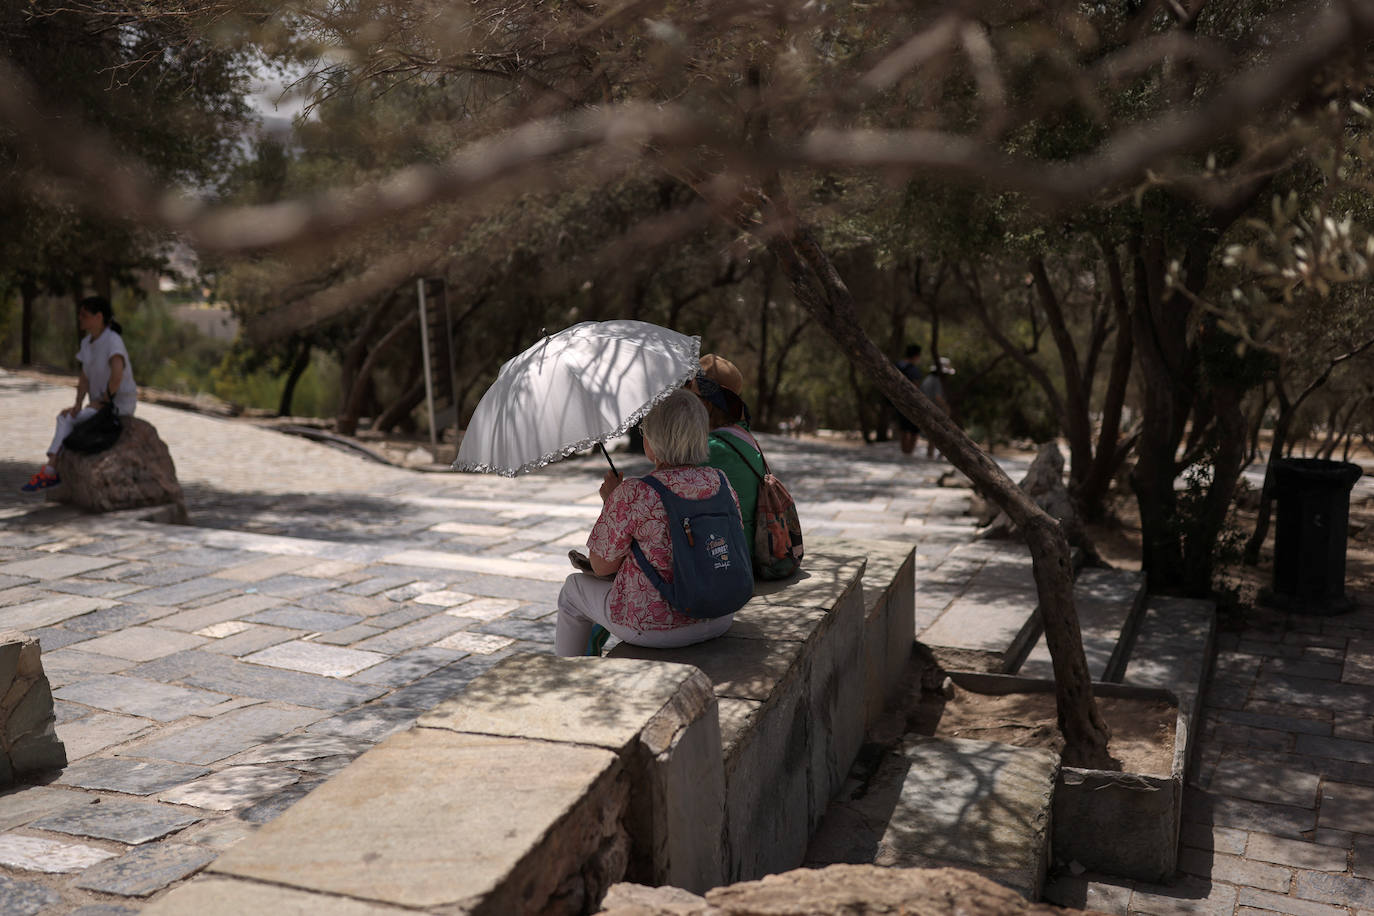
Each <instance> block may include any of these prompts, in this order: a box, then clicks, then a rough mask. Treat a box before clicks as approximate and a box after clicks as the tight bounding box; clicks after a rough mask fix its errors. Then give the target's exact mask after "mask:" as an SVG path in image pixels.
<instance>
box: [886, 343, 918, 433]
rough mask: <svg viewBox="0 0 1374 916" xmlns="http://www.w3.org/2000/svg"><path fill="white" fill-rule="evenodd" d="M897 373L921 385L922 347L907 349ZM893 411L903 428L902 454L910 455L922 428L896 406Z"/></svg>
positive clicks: (899, 363) (913, 345)
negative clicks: (895, 412)
mask: <svg viewBox="0 0 1374 916" xmlns="http://www.w3.org/2000/svg"><path fill="white" fill-rule="evenodd" d="M897 371H899V372H901V373H902V375H905V376H906V377H907V378H909V379H911V383H912V384H913V385H919V384H921V345H920V344H915V343H914V344H910V345H909V346H908V347H907V348H906V355H905V356H904V357H903V358H902V359H899V360H897ZM892 409H893V410H896V411H897V424H898V425H899V426H901V428H902V454H903V455H910V454H911V453H912V452H914V451H916V442H917V441H918V440H919V439H920V438H921V428H920V427H919V426H917V425H916V424H915V423H912V422H911V421H910V420H908V419H907V418H906V414H904V413H902V412H901V410H898V408H897V406H896V405H895V404H894V405H893V406H892Z"/></svg>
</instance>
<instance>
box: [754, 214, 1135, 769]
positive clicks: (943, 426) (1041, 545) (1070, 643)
mask: <svg viewBox="0 0 1374 916" xmlns="http://www.w3.org/2000/svg"><path fill="white" fill-rule="evenodd" d="M767 245H768V248H769V250H770V251H772V252H773V254H774V256H775V257H777V259H778V263H779V265H780V266H781V267H782V269H783V272H784V274H785V275H786V277H787V279H788V282H789V283H790V284H791V286H792V289H793V292H794V293H795V295H796V298H797V301H798V302H800V303H801V304H802V305H803V307H805V308H806V309H807V311H809V312H810V313H811V314H812V315H813V316H814V317H815V318H816V319H817V320H818V321H819V322H820V323H821V325H822V326H823V327H824V328H825V329H826V331H828V332H829V334H830V336H831V337H832V338H834V340H835V341H836V343H838V344H839V345H840V348H841V349H842V350H843V351H844V352H845V353H846V355H847V356H848V357H849V359H850V361H851V363H852V364H853V365H854V366H856V367H859V368H860V369H862V370H863V372H864V374H865V375H867V376H868V377H869V378H871V379H872V380H873V381H874V382H875V383H877V385H878V387H879V388H880V389H881V391H882V393H883V394H884V395H886V396H887V397H888V399H889V400H891V401H892V403H893V404H894V405H895V406H896V407H897V409H898V410H900V411H901V412H902V413H903V414H904V415H905V416H906V417H908V418H909V419H911V420H912V421H913V422H915V423H918V424H919V425H920V426H921V429H922V430H923V431H924V432H925V434H926V436H927V437H928V438H929V439H930V441H932V442H934V444H935V446H936V447H937V448H938V449H940V451H941V452H942V453H943V454H944V455H945V457H947V458H948V459H949V460H950V461H951V462H953V464H954V466H955V467H957V468H958V469H959V470H961V471H962V472H964V474H966V475H968V477H969V478H970V479H971V480H973V482H974V484H975V485H977V486H978V487H979V488H980V489H981V490H982V491H983V492H984V493H986V494H987V495H988V496H989V498H991V499H992V500H993V501H994V502H995V503H996V504H997V505H998V506H999V507H1000V508H1001V509H1002V510H1003V511H1005V512H1006V513H1007V515H1008V516H1009V517H1010V518H1011V519H1012V520H1013V521H1014V522H1015V523H1016V524H1017V525H1018V526H1019V528H1020V530H1021V531H1022V532H1023V534H1024V536H1025V539H1026V544H1027V546H1028V547H1029V548H1030V552H1031V557H1032V561H1033V564H1034V573H1035V581H1036V587H1037V591H1038V593H1039V599H1040V611H1041V615H1042V618H1043V620H1044V626H1045V639H1046V642H1047V643H1048V645H1049V650H1050V656H1051V659H1052V661H1053V665H1054V676H1055V686H1056V689H1055V698H1056V703H1057V707H1058V715H1059V728H1060V731H1061V732H1062V733H1063V735H1064V741H1065V748H1064V754H1063V761H1064V763H1065V764H1067V765H1069V766H1086V767H1106V766H1110V765H1111V761H1110V758H1109V756H1108V753H1107V741H1108V738H1109V735H1110V732H1109V730H1108V728H1107V726H1106V723H1105V722H1103V720H1102V718H1101V716H1100V714H1099V713H1098V710H1097V704H1096V702H1095V701H1094V699H1093V692H1092V678H1091V675H1090V673H1089V671H1088V665H1087V661H1086V659H1085V657H1084V655H1083V643H1082V635H1081V633H1080V631H1079V627H1078V615H1077V613H1076V611H1075V609H1074V600H1073V573H1072V568H1071V566H1070V559H1069V545H1068V541H1067V540H1066V538H1065V537H1064V532H1063V530H1062V529H1061V528H1060V526H1059V523H1058V522H1057V521H1056V520H1055V519H1053V518H1051V517H1050V516H1049V515H1048V514H1046V513H1045V512H1044V510H1042V509H1041V508H1040V507H1039V506H1037V505H1036V504H1035V502H1034V501H1033V500H1031V499H1030V498H1029V497H1027V496H1026V494H1025V493H1023V492H1022V491H1021V490H1020V488H1019V487H1017V486H1016V484H1015V483H1013V482H1012V480H1011V479H1010V478H1009V477H1007V475H1006V474H1005V473H1004V472H1003V471H1002V469H1001V468H1000V467H999V466H998V465H997V464H996V463H995V462H994V461H993V460H992V459H991V458H989V457H988V456H987V455H986V454H985V453H983V452H982V451H981V450H980V449H979V448H978V446H977V445H976V444H975V443H974V442H973V441H972V440H970V439H969V438H968V436H966V435H965V434H964V432H963V431H962V430H961V429H959V427H958V426H956V425H955V424H954V422H953V420H951V419H950V418H949V417H947V416H945V414H944V413H943V412H942V411H941V410H939V408H937V407H936V406H935V404H934V403H932V402H931V401H930V399H929V398H927V397H926V396H925V395H923V394H921V392H920V390H919V389H918V388H917V387H916V386H915V385H913V384H912V383H911V381H910V380H909V379H907V378H906V376H904V375H902V373H901V372H899V371H898V370H897V368H896V367H895V366H894V365H893V364H892V362H891V360H889V359H888V358H887V357H886V356H885V355H884V354H883V352H882V350H881V349H879V347H878V346H877V345H876V344H875V343H874V342H873V341H872V339H870V338H869V336H868V335H867V334H866V333H865V332H864V330H863V327H862V325H861V323H860V321H859V316H858V313H857V310H856V309H855V307H854V302H853V297H852V296H851V295H850V293H849V290H848V288H847V287H846V286H845V284H844V281H843V280H841V279H840V277H839V275H838V274H837V273H836V272H835V269H834V266H833V264H831V262H830V260H829V259H828V258H827V257H826V255H825V253H824V252H823V251H822V250H821V248H820V246H819V245H818V244H817V243H816V241H815V239H814V238H813V237H812V236H811V234H810V232H808V231H807V230H806V229H805V228H803V227H797V226H794V227H792V228H791V231H785V232H778V233H776V234H775V235H773V236H771V237H770V238H768V239H767ZM932 349H934V346H932Z"/></svg>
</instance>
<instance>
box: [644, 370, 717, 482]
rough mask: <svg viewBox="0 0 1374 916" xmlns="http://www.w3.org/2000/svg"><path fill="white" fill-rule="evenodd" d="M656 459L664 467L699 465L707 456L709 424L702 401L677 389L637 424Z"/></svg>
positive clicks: (682, 389)
mask: <svg viewBox="0 0 1374 916" xmlns="http://www.w3.org/2000/svg"><path fill="white" fill-rule="evenodd" d="M639 429H640V431H641V432H643V433H644V438H645V439H647V440H648V441H649V444H650V445H652V446H653V447H654V454H655V455H656V456H657V457H658V460H659V461H660V462H662V463H663V464H667V465H680V464H688V465H698V464H702V463H703V462H705V461H706V459H707V457H708V456H709V455H710V446H709V444H708V443H707V436H708V435H709V434H710V432H711V421H710V420H709V419H708V418H707V415H706V408H705V407H704V406H703V405H702V403H701V399H700V398H698V397H697V396H696V395H695V394H693V393H692V392H690V391H688V390H687V389H685V388H679V389H677V390H676V391H674V392H673V393H672V394H670V395H668V397H666V398H664V399H663V400H662V401H660V402H659V404H658V406H657V407H655V408H654V409H653V410H651V411H649V414H648V416H646V417H645V418H644V419H643V420H641V421H640V423H639Z"/></svg>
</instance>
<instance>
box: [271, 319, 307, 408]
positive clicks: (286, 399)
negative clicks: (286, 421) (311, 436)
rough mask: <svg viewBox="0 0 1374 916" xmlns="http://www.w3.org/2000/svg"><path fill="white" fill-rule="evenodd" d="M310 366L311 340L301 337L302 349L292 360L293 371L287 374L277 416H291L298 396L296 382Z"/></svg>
mask: <svg viewBox="0 0 1374 916" xmlns="http://www.w3.org/2000/svg"><path fill="white" fill-rule="evenodd" d="M308 368H310V341H309V340H308V339H306V338H302V339H301V345H300V349H298V350H297V351H296V358H295V359H294V360H293V361H292V362H291V371H290V372H289V373H288V374H287V376H286V384H285V385H283V386H282V389H281V401H279V402H278V404H277V416H279V417H289V416H291V401H292V399H293V398H295V396H296V383H297V382H299V381H300V380H301V376H302V375H304V374H305V370H306V369H308Z"/></svg>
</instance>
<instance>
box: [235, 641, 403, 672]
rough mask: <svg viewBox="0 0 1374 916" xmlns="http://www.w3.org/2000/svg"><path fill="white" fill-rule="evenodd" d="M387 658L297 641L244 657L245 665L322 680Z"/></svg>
mask: <svg viewBox="0 0 1374 916" xmlns="http://www.w3.org/2000/svg"><path fill="white" fill-rule="evenodd" d="M386 658H387V657H386V655H383V654H382V653H380V652H367V651H362V650H359V649H343V648H340V647H338V646H324V645H320V644H318V643H313V642H305V641H303V640H297V641H294V642H285V643H281V644H279V645H275V646H272V647H271V648H269V649H262V650H261V651H258V652H254V653H252V654H251V655H247V656H244V661H246V662H252V663H253V664H255V665H268V666H271V667H273V668H285V669H287V670H289V671H303V672H305V673H307V674H318V675H320V676H321V677H332V678H342V677H348V676H349V675H350V674H357V673H358V672H359V671H361V670H363V669H364V668H370V667H372V666H373V665H375V664H377V663H378V662H383V661H386Z"/></svg>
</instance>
